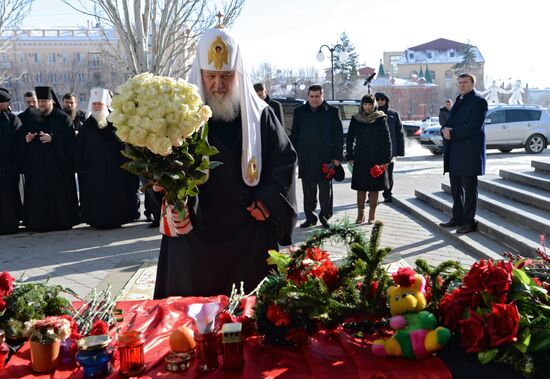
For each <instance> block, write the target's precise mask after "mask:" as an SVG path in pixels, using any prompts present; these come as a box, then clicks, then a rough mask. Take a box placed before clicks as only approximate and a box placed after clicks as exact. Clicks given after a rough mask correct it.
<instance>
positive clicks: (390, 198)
mask: <svg viewBox="0 0 550 379" xmlns="http://www.w3.org/2000/svg"><path fill="white" fill-rule="evenodd" d="M392 201H393V199H392V197H391V196H390V197H385V198H384V203H391V202H392Z"/></svg>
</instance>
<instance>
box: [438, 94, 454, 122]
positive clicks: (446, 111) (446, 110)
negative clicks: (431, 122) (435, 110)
mask: <svg viewBox="0 0 550 379" xmlns="http://www.w3.org/2000/svg"><path fill="white" fill-rule="evenodd" d="M452 106H453V101H452V100H451V99H447V100H446V101H445V106H444V107H441V108H439V125H441V126H445V125H447V121H449V115H450V114H451V108H452Z"/></svg>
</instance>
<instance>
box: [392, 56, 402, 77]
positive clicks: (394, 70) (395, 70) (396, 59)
mask: <svg viewBox="0 0 550 379" xmlns="http://www.w3.org/2000/svg"><path fill="white" fill-rule="evenodd" d="M400 59H401V56H399V55H394V56H392V57H390V67H391V71H392V74H393V76H397V73H398V70H399V60H400Z"/></svg>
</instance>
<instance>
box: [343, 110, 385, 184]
mask: <svg viewBox="0 0 550 379" xmlns="http://www.w3.org/2000/svg"><path fill="white" fill-rule="evenodd" d="M346 144H347V146H346V151H347V155H346V159H347V160H348V161H350V160H352V161H354V162H353V174H352V176H351V189H354V190H356V191H383V190H384V189H386V188H387V186H388V175H387V172H386V171H384V173H383V174H382V175H380V176H378V177H376V178H373V177H372V175H371V174H370V169H371V168H372V167H374V165H381V164H385V163H388V162H389V161H390V159H391V157H392V150H391V140H390V131H389V130H388V124H387V122H386V117H379V118H377V119H376V121H374V122H372V123H370V124H368V123H366V122H362V121H359V120H358V118H356V115H354V116H353V117H352V118H351V121H350V123H349V128H348V135H347V137H346Z"/></svg>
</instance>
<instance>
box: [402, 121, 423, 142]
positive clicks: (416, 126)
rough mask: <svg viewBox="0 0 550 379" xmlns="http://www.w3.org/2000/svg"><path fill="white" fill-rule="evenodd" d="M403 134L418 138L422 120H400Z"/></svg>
mask: <svg viewBox="0 0 550 379" xmlns="http://www.w3.org/2000/svg"><path fill="white" fill-rule="evenodd" d="M401 123H402V124H403V129H404V130H405V135H406V136H407V137H411V138H420V134H421V133H422V127H421V126H422V121H401Z"/></svg>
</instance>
